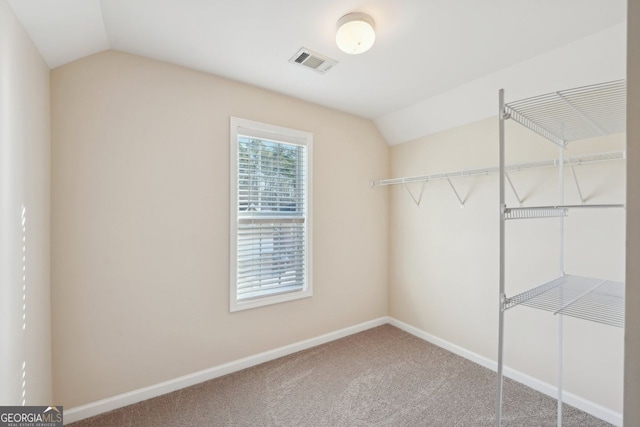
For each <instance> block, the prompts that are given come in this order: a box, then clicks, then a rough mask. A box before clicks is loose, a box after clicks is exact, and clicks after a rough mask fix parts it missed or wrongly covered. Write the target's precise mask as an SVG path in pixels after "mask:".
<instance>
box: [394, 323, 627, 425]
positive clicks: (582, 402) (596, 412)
mask: <svg viewBox="0 0 640 427" xmlns="http://www.w3.org/2000/svg"><path fill="white" fill-rule="evenodd" d="M389 324H391V325H393V326H395V327H397V328H399V329H402V330H403V331H405V332H408V333H410V334H411V335H414V336H416V337H418V338H421V339H423V340H425V341H428V342H430V343H432V344H434V345H437V346H438V347H441V348H444V349H445V350H449V351H450V352H452V353H454V354H457V355H458V356H462V357H464V358H465V359H468V360H470V361H472V362H475V363H477V364H478V365H481V366H484V367H485V368H488V369H491V370H492V371H497V369H498V364H497V362H495V361H494V360H491V359H489V358H487V357H484V356H481V355H479V354H477V353H474V352H472V351H469V350H467V349H465V348H463V347H460V346H458V345H455V344H453V343H451V342H449V341H445V340H443V339H442V338H439V337H436V336H434V335H431V334H429V333H428V332H425V331H423V330H421V329H418V328H416V327H414V326H411V325H408V324H406V323H404V322H401V321H399V320H397V319H394V318H393V317H389ZM503 372H504V375H505V376H506V377H509V378H511V379H512V380H515V381H517V382H519V383H522V384H524V385H526V386H527V387H531V388H532V389H534V390H537V391H539V392H540V393H543V394H546V395H548V396H551V397H553V398H556V397H557V396H558V391H557V388H556V387H555V386H553V385H551V384H549V383H546V382H543V381H540V380H539V379H537V378H534V377H531V376H529V375H527V374H524V373H522V372H520V371H517V370H515V369H512V368H509V367H508V366H505V367H504V370H503ZM562 399H563V402H565V403H567V404H568V405H571V406H573V407H575V408H578V409H580V410H581V411H584V412H586V413H588V414H591V415H593V416H594V417H597V418H600V419H601V420H604V421H606V422H608V423H611V424H613V425H615V426H622V414H620V413H619V412H615V411H612V410H611V409H609V408H605V407H604V406H602V405H598V404H597V403H594V402H591V401H589V400H587V399H584V398H582V397H580V396H577V395H575V394H573V393H569V392H567V391H563V393H562Z"/></svg>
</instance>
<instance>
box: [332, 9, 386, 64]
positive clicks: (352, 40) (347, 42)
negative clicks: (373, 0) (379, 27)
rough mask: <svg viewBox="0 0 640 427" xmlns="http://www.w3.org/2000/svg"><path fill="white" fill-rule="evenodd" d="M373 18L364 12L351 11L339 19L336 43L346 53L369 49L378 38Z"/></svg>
mask: <svg viewBox="0 0 640 427" xmlns="http://www.w3.org/2000/svg"><path fill="white" fill-rule="evenodd" d="M374 26H375V22H374V21H373V18H371V17H370V16H369V15H365V14H364V13H349V14H347V15H344V16H343V17H342V18H340V19H339V20H338V32H337V33H336V44H337V45H338V47H339V48H340V50H341V51H343V52H344V53H348V54H351V55H358V54H360V53H363V52H366V51H368V50H369V49H370V48H371V46H373V42H374V41H375V40H376V32H375V30H374Z"/></svg>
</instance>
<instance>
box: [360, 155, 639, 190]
mask: <svg viewBox="0 0 640 427" xmlns="http://www.w3.org/2000/svg"><path fill="white" fill-rule="evenodd" d="M625 158H626V152H625V151H612V152H607V153H598V154H586V155H583V156H576V157H569V158H566V159H565V161H564V164H565V166H578V165H583V164H587V163H597V162H606V161H610V160H624V159H625ZM558 165H559V161H558V159H551V160H540V161H534V162H527V163H516V164H512V165H507V166H505V172H512V171H522V170H528V169H543V168H550V167H556V166H558ZM499 172H500V168H499V167H497V166H494V167H489V168H480V169H465V170H461V171H455V172H447V173H437V174H431V175H419V176H410V177H405V178H391V179H380V180H375V181H371V186H372V187H381V186H384V185H397V184H409V183H412V182H428V181H437V180H440V179H449V178H456V177H466V176H477V175H489V174H491V173H499Z"/></svg>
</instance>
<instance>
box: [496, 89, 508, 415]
mask: <svg viewBox="0 0 640 427" xmlns="http://www.w3.org/2000/svg"><path fill="white" fill-rule="evenodd" d="M498 96H499V106H500V107H499V111H498V119H499V134H500V292H499V299H498V324H499V326H498V402H497V405H496V427H500V423H501V421H502V419H501V418H502V386H503V372H502V364H503V357H502V356H503V351H504V310H503V303H504V299H505V293H504V291H505V274H504V273H505V264H504V263H505V256H504V254H505V235H504V232H505V229H504V225H505V219H504V211H505V208H506V206H505V199H504V185H505V182H504V181H505V179H504V173H505V171H504V137H505V135H504V121H505V119H506V117H505V111H504V89H500V92H499V95H498Z"/></svg>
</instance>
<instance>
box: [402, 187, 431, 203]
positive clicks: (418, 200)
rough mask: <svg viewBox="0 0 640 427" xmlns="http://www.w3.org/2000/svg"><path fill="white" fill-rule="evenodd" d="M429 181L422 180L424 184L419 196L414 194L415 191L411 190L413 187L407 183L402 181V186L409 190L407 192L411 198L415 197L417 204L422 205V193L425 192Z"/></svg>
mask: <svg viewBox="0 0 640 427" xmlns="http://www.w3.org/2000/svg"><path fill="white" fill-rule="evenodd" d="M426 183H427V181H423V182H422V186H420V195H419V196H418V197H416V196H414V195H413V193H412V192H411V189H410V188H409V186H408V185H407V184H406V183H402V186H403V187H404V188H405V189H406V190H407V193H409V195H410V196H411V199H413V201H414V202H415V204H416V206H418V207H420V202H422V194H423V193H424V185H425V184H426Z"/></svg>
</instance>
